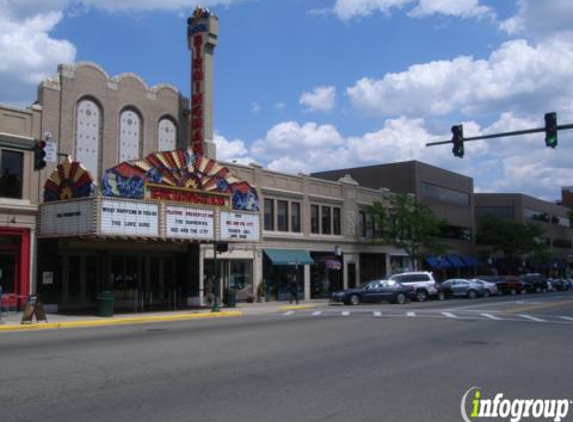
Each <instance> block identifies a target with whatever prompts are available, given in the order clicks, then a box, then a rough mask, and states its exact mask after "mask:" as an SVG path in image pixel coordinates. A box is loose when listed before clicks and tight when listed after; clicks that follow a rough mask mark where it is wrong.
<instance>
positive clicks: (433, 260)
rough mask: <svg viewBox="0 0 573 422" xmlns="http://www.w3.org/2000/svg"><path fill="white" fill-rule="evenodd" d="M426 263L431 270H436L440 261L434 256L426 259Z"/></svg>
mask: <svg viewBox="0 0 573 422" xmlns="http://www.w3.org/2000/svg"><path fill="white" fill-rule="evenodd" d="M426 263H427V264H428V265H429V266H430V268H436V267H437V266H438V261H436V258H434V257H433V256H427V257H426Z"/></svg>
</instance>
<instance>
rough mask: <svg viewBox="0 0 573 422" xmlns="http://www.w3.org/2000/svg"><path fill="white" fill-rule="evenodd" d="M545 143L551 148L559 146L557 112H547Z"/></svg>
mask: <svg viewBox="0 0 573 422" xmlns="http://www.w3.org/2000/svg"><path fill="white" fill-rule="evenodd" d="M545 145H546V146H548V147H551V148H555V147H556V146H557V113H555V112H554V111H553V112H551V113H545Z"/></svg>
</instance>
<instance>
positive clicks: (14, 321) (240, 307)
mask: <svg viewBox="0 0 573 422" xmlns="http://www.w3.org/2000/svg"><path fill="white" fill-rule="evenodd" d="M327 303H328V301H327V300H310V301H301V302H300V304H299V305H294V304H289V303H288V302H266V303H237V307H236V308H226V307H221V311H220V312H211V309H210V308H201V309H185V310H178V311H161V312H139V313H118V314H115V315H114V316H113V317H98V316H95V315H85V314H82V315H72V314H57V313H46V317H47V319H48V322H47V323H46V322H44V321H41V322H36V319H35V318H34V322H32V323H31V324H21V321H22V312H8V313H6V312H3V313H2V314H1V319H0V332H3V331H20V330H42V329H44V330H45V329H62V328H77V327H96V326H109V325H123V324H138V323H149V322H167V321H184V320H192V319H208V318H224V317H239V316H243V315H248V314H252V315H261V314H272V313H277V312H281V311H287V310H291V309H308V308H314V307H316V306H318V305H321V304H327Z"/></svg>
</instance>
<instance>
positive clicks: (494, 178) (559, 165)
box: [250, 113, 573, 200]
mask: <svg viewBox="0 0 573 422" xmlns="http://www.w3.org/2000/svg"><path fill="white" fill-rule="evenodd" d="M540 120H542V118H541V119H539V118H532V117H531V116H517V115H514V114H512V113H504V114H503V115H502V116H500V118H499V120H497V121H496V122H495V123H493V124H492V125H490V126H488V127H485V128H482V127H480V125H479V124H478V123H476V122H474V121H464V122H462V123H463V125H464V134H465V135H466V137H469V136H477V135H479V134H489V133H494V132H495V133H497V132H508V131H514V130H520V129H527V128H532V127H540V126H541V125H542V121H540ZM447 139H451V133H449V131H445V132H444V133H435V132H432V131H430V130H429V129H428V127H427V124H426V122H425V121H424V120H423V119H420V118H415V119H411V118H407V117H399V118H396V119H388V120H386V121H385V122H384V125H383V127H382V128H381V129H380V130H377V131H372V132H367V133H364V134H362V135H359V136H350V137H344V136H342V135H341V134H340V133H339V132H338V130H337V129H336V128H335V127H334V126H331V125H318V124H316V123H313V122H307V123H304V124H299V123H297V122H284V123H281V124H278V125H276V126H274V127H273V128H271V129H270V130H269V131H268V132H267V134H266V136H265V137H264V138H262V139H259V140H257V141H256V142H255V143H253V145H252V147H251V148H250V155H251V156H253V157H254V158H255V159H256V161H257V162H260V163H263V164H264V165H265V166H266V167H268V168H270V169H272V170H276V171H282V172H287V173H293V174H296V173H298V172H301V171H303V172H305V173H311V172H315V171H321V170H332V169H339V168H348V167H358V166H365V165H373V164H380V163H391V162H399V161H409V160H418V161H422V162H425V163H428V164H431V165H435V166H438V167H441V168H445V169H448V170H450V171H454V172H457V173H461V174H465V175H467V176H470V177H473V178H474V184H475V188H476V191H480V192H525V193H527V194H529V195H533V196H537V197H539V198H544V199H546V200H552V199H554V198H555V197H556V196H557V195H558V189H559V187H560V186H570V185H573V175H572V173H571V171H570V168H571V164H570V158H571V157H572V156H573V134H567V133H563V134H561V133H560V141H559V142H560V143H559V146H558V149H556V150H552V149H550V148H546V147H545V142H544V139H543V133H537V134H532V135H528V136H516V137H508V138H501V139H490V140H484V141H474V142H467V143H466V144H465V157H464V159H459V158H455V157H454V156H453V154H452V151H451V145H450V144H447V145H439V146H433V147H426V146H425V145H426V143H428V142H435V141H442V140H447Z"/></svg>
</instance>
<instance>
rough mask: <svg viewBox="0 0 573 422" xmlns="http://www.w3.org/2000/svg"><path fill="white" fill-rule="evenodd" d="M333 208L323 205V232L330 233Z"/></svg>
mask: <svg viewBox="0 0 573 422" xmlns="http://www.w3.org/2000/svg"><path fill="white" fill-rule="evenodd" d="M331 210H332V209H331V208H330V207H325V206H323V207H322V234H330V233H331V230H330V225H331V224H332V217H331Z"/></svg>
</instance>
